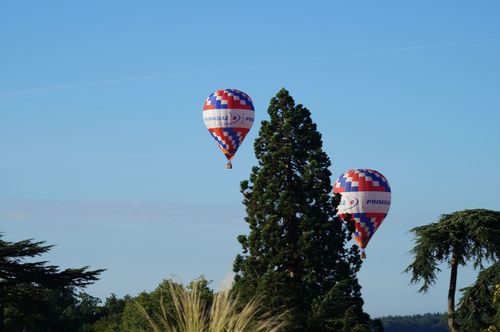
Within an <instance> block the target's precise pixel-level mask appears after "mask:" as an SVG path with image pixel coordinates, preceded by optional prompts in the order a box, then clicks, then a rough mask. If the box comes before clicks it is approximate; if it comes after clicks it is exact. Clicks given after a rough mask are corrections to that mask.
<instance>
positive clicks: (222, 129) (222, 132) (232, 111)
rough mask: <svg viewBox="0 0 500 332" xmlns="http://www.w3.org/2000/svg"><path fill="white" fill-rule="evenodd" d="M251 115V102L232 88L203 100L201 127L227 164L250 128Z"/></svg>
mask: <svg viewBox="0 0 500 332" xmlns="http://www.w3.org/2000/svg"><path fill="white" fill-rule="evenodd" d="M254 114H255V111H254V106H253V103H252V99H251V98H250V97H249V96H248V95H247V94H246V93H244V92H242V91H239V90H236V89H221V90H217V91H215V92H214V93H212V94H211V95H210V96H208V98H207V99H206V100H205V104H204V105H203V119H204V122H205V125H206V126H207V129H208V131H209V132H210V134H211V135H212V137H213V139H214V140H215V142H216V143H217V146H218V147H219V148H220V150H221V151H222V153H224V155H225V156H226V158H227V159H228V160H229V161H230V160H231V159H232V158H233V157H234V155H235V153H236V151H237V150H238V148H239V147H240V145H241V143H242V142H243V140H244V139H245V136H246V135H247V133H248V132H249V130H250V128H251V127H252V124H253V121H254V117H255V115H254Z"/></svg>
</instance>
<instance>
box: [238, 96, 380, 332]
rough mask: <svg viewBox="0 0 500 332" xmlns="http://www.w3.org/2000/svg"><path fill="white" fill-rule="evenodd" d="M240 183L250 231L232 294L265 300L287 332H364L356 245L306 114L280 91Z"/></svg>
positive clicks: (366, 320) (243, 238) (265, 306)
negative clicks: (284, 315)
mask: <svg viewBox="0 0 500 332" xmlns="http://www.w3.org/2000/svg"><path fill="white" fill-rule="evenodd" d="M268 113H269V116H270V119H269V120H265V121H262V126H261V128H260V131H259V136H258V138H257V139H256V140H255V144H254V149H255V155H256V157H257V160H258V164H257V166H254V167H253V169H252V172H251V174H250V178H249V180H248V181H243V182H242V183H241V192H242V193H243V203H244V205H245V207H246V212H247V216H246V218H245V221H246V222H247V223H248V225H249V227H250V233H249V234H248V235H240V236H239V237H238V241H239V242H240V243H241V245H242V248H243V253H242V254H241V255H238V256H237V257H236V260H235V263H234V271H235V272H236V277H235V285H234V289H235V291H236V292H237V293H239V294H240V295H241V296H242V297H243V298H246V299H248V298H250V297H253V296H255V295H259V296H262V297H263V298H264V304H263V310H266V311H270V310H275V311H276V310H285V309H286V310H288V311H289V318H288V321H289V325H288V327H287V329H288V331H301V332H304V331H315V332H320V331H364V330H369V325H370V319H369V316H368V315H367V314H366V313H364V312H363V309H362V306H363V300H362V298H361V293H360V291H361V287H360V286H359V284H358V281H357V279H356V273H357V272H358V270H359V268H360V266H361V260H360V258H359V251H358V248H357V246H353V247H350V248H346V246H347V241H348V240H349V239H350V235H351V234H350V233H349V231H348V229H347V228H346V226H345V225H344V224H343V223H342V221H340V220H339V219H338V218H336V217H335V213H336V210H335V209H336V206H337V205H338V198H332V195H331V189H332V186H331V182H330V177H331V175H332V174H331V173H330V171H329V170H328V167H329V166H330V159H329V158H328V156H327V155H326V153H325V152H324V151H323V147H322V144H323V143H322V140H321V134H320V133H319V132H318V130H317V127H316V124H315V123H314V122H313V121H312V119H311V113H310V111H309V110H308V109H307V108H305V107H303V106H302V105H296V104H295V102H294V100H293V98H292V97H291V96H290V94H289V93H288V91H286V90H285V89H282V90H281V91H279V92H278V94H277V95H276V96H275V97H274V98H272V99H271V102H270V105H269V108H268Z"/></svg>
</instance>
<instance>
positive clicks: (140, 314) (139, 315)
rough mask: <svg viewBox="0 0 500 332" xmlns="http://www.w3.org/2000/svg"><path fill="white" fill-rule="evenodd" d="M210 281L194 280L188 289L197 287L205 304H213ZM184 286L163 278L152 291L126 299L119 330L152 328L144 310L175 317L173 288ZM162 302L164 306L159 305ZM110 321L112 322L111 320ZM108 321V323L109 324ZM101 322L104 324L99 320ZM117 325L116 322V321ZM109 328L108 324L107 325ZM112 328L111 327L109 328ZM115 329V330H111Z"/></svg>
mask: <svg viewBox="0 0 500 332" xmlns="http://www.w3.org/2000/svg"><path fill="white" fill-rule="evenodd" d="M209 283H210V282H209V281H208V280H206V278H205V277H203V276H201V277H200V278H198V279H196V280H194V281H192V282H191V283H190V284H189V285H188V286H187V289H192V288H193V287H196V289H197V292H198V295H199V297H200V298H201V299H202V300H203V303H204V305H205V306H207V307H208V306H210V305H211V304H212V298H213V291H212V290H211V289H210V288H209ZM172 287H174V288H177V287H181V288H182V287H183V286H182V284H180V283H176V282H175V281H172V280H163V281H162V282H161V283H160V284H159V285H158V287H156V289H155V290H153V291H152V292H142V293H140V294H139V295H138V296H136V297H135V298H129V299H127V300H126V301H125V303H124V306H123V311H122V314H121V316H120V317H118V315H116V318H119V319H120V322H119V327H120V329H119V331H127V332H135V331H147V330H150V329H151V324H150V322H149V321H148V319H147V317H146V316H145V315H144V312H147V313H148V314H149V315H151V316H152V317H160V316H164V312H165V313H166V316H167V317H168V319H169V320H173V319H174V312H175V305H174V302H173V299H172V297H171V295H172V293H171V288H172ZM160 303H162V305H163V309H164V310H165V311H163V309H162V307H161V306H160V305H159V304H160ZM109 323H110V322H109ZM109 323H108V324H109ZM99 324H103V323H101V322H99ZM115 325H116V322H115ZM105 327H106V328H108V327H107V326H105ZM108 329H110V328H108ZM111 331H113V330H111ZM96 332H108V331H106V330H102V331H101V330H96Z"/></svg>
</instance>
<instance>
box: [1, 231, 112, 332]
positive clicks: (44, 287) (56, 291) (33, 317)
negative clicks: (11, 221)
mask: <svg viewBox="0 0 500 332" xmlns="http://www.w3.org/2000/svg"><path fill="white" fill-rule="evenodd" d="M51 248H52V246H47V245H45V244H44V242H42V241H40V242H35V241H33V240H31V239H30V240H23V241H19V242H8V241H4V240H2V239H1V234H0V331H3V330H4V322H5V319H4V314H6V316H7V319H8V321H7V323H8V324H10V326H14V327H15V328H14V330H17V331H20V330H25V331H72V330H71V329H70V328H69V327H66V328H62V327H60V325H58V324H59V323H58V322H74V320H75V319H74V317H73V316H74V315H75V314H74V312H73V311H72V310H74V308H75V307H76V306H77V305H78V306H79V307H81V309H82V310H83V309H84V308H85V306H87V304H88V306H90V307H91V306H95V305H96V303H95V301H96V299H94V298H91V297H88V296H86V295H81V296H80V298H79V299H78V300H76V301H77V302H75V298H74V296H73V292H74V290H75V289H76V288H81V287H85V286H87V285H89V284H92V283H93V282H95V281H96V280H98V276H99V275H100V274H101V273H102V271H104V270H93V271H89V270H88V267H83V268H77V269H65V270H60V269H59V267H58V266H54V265H48V264H47V262H45V261H34V260H33V259H34V258H36V257H38V256H40V255H42V254H44V253H46V252H48V251H49V250H50V249H51ZM78 301H79V302H78ZM87 309H89V310H90V308H87ZM85 310H86V309H85ZM80 314H81V315H87V314H91V313H89V312H81V313H80ZM58 317H59V318H60V319H58ZM61 317H63V318H61ZM61 324H62V323H61ZM64 324H66V323H64ZM64 324H63V325H64ZM68 324H70V323H68ZM71 324H72V323H71ZM75 324H76V323H75ZM74 331H80V330H74ZM81 331H84V329H83V330H81Z"/></svg>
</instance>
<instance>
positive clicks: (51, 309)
mask: <svg viewBox="0 0 500 332" xmlns="http://www.w3.org/2000/svg"><path fill="white" fill-rule="evenodd" d="M31 294H33V293H32V292H31ZM98 303H99V299H97V298H95V297H92V296H90V295H88V294H86V293H79V294H75V292H74V289H73V288H71V287H66V288H62V289H40V290H39V293H38V294H37V295H36V297H34V298H32V299H30V301H26V302H25V306H24V307H19V306H12V305H10V304H7V306H6V308H5V330H6V331H8V332H10V331H12V332H17V331H24V332H59V331H61V332H90V331H93V329H92V327H91V326H92V324H93V323H94V322H95V321H96V320H97V319H98V318H99V315H100V313H99V307H98Z"/></svg>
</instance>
